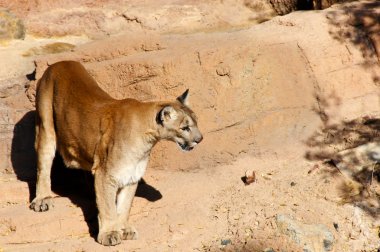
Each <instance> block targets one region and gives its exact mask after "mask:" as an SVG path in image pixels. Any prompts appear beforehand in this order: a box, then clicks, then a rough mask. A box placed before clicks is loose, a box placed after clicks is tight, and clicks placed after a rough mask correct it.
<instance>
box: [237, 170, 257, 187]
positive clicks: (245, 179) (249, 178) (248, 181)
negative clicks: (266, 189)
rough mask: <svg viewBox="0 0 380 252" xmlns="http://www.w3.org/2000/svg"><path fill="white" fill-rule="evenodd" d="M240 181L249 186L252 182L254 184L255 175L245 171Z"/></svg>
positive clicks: (252, 172)
mask: <svg viewBox="0 0 380 252" xmlns="http://www.w3.org/2000/svg"><path fill="white" fill-rule="evenodd" d="M241 180H242V181H243V182H244V184H245V185H249V184H251V183H253V182H256V174H255V172H254V171H246V172H245V176H243V177H241Z"/></svg>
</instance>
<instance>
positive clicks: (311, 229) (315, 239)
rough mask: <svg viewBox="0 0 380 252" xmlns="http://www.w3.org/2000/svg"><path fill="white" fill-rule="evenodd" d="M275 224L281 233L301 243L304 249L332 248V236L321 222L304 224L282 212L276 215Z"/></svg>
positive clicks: (312, 250)
mask: <svg viewBox="0 0 380 252" xmlns="http://www.w3.org/2000/svg"><path fill="white" fill-rule="evenodd" d="M276 224H277V228H278V229H279V231H280V232H281V233H283V234H286V235H288V236H289V237H290V238H291V239H292V240H293V241H295V242H296V243H297V244H300V245H302V246H303V250H304V251H308V252H323V251H332V250H333V247H334V236H333V235H332V233H331V232H330V230H329V229H328V228H327V227H326V226H325V225H323V224H304V223H301V222H299V221H296V220H294V219H292V218H291V217H289V216H287V215H283V214H278V215H277V216H276Z"/></svg>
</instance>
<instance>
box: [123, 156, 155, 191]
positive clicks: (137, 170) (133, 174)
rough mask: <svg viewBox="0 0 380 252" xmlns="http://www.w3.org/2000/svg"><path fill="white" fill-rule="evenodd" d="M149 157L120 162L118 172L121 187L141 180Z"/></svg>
mask: <svg viewBox="0 0 380 252" xmlns="http://www.w3.org/2000/svg"><path fill="white" fill-rule="evenodd" d="M147 164H148V158H145V159H142V160H140V161H138V162H131V163H128V162H125V163H123V164H120V166H119V167H118V172H117V176H116V178H117V181H118V184H119V186H120V187H124V186H126V185H130V184H134V183H137V182H139V180H140V179H141V178H142V176H143V175H144V173H145V170H146V166H147Z"/></svg>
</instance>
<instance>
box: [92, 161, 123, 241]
mask: <svg viewBox="0 0 380 252" xmlns="http://www.w3.org/2000/svg"><path fill="white" fill-rule="evenodd" d="M117 191H118V186H117V183H116V181H115V180H114V179H113V178H112V177H111V176H109V175H107V173H106V172H104V171H103V169H101V168H99V169H97V170H96V172H95V193H96V204H97V207H98V211H99V214H98V221H99V233H98V238H97V240H98V242H99V243H100V244H103V245H105V246H114V245H117V244H119V243H121V238H122V232H121V228H122V227H121V225H120V224H119V222H118V219H117V212H116V194H117Z"/></svg>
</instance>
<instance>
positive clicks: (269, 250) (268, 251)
mask: <svg viewBox="0 0 380 252" xmlns="http://www.w3.org/2000/svg"><path fill="white" fill-rule="evenodd" d="M263 252H276V251H275V250H274V249H272V248H266V249H264V250H263Z"/></svg>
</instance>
